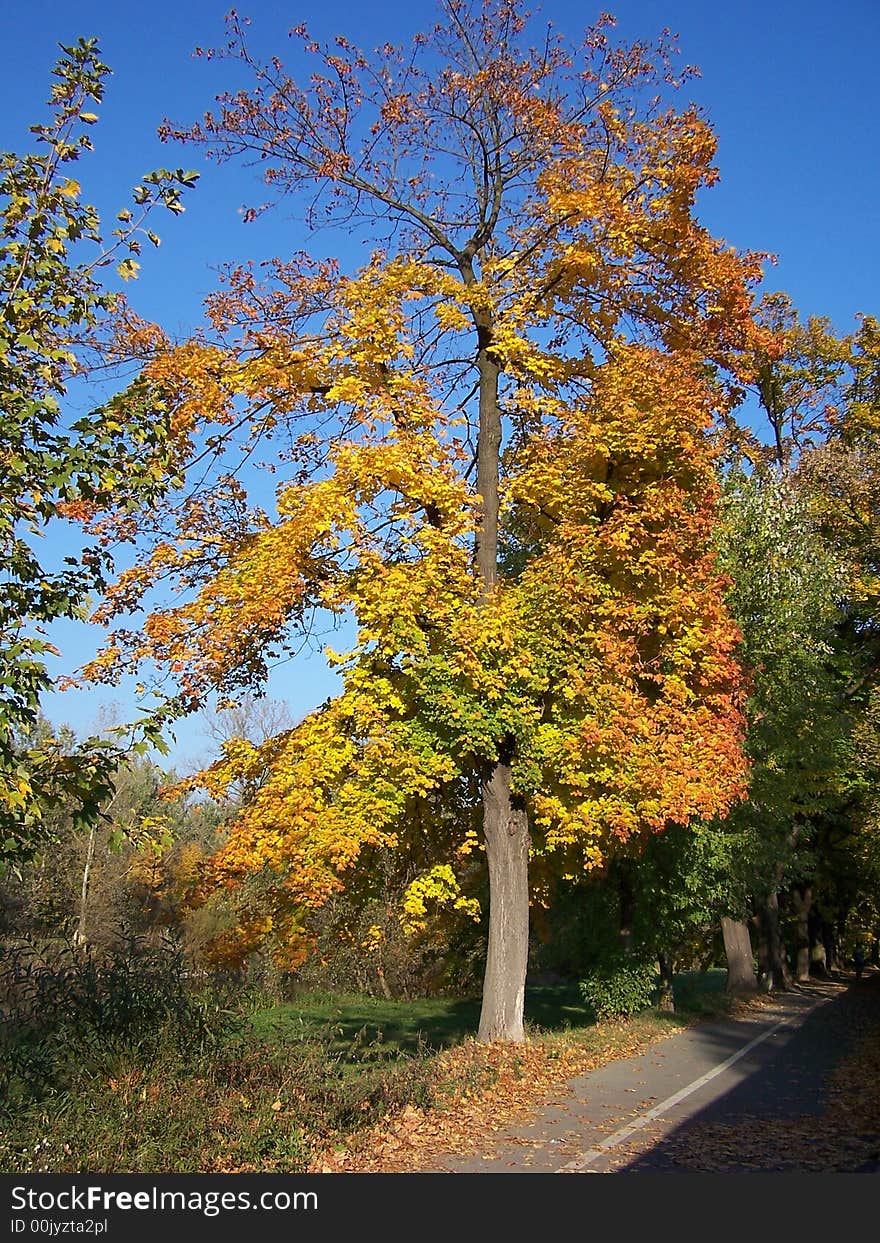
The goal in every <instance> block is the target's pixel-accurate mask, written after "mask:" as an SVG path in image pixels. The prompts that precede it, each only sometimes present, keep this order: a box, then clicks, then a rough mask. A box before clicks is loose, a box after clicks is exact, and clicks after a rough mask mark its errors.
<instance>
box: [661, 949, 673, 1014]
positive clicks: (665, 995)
mask: <svg viewBox="0 0 880 1243" xmlns="http://www.w3.org/2000/svg"><path fill="white" fill-rule="evenodd" d="M657 965H658V967H659V968H660V995H659V997H658V998H657V1007H658V1009H659V1010H660V1011H661V1013H663V1014H675V996H674V994H673V991H672V977H673V969H672V962H671V961H670V959H668V958H667V957H666V955H665V954H658V955H657Z"/></svg>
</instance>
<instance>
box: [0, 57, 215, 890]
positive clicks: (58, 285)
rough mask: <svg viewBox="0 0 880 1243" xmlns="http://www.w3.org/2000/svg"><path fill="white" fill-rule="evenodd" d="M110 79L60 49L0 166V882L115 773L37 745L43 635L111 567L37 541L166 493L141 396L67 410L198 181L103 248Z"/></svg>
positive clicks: (148, 180)
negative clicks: (147, 258) (19, 150)
mask: <svg viewBox="0 0 880 1243" xmlns="http://www.w3.org/2000/svg"><path fill="white" fill-rule="evenodd" d="M108 72H109V70H108V68H107V66H106V65H104V64H103V63H102V62H101V60H100V57H99V50H98V46H97V43H96V41H95V40H93V39H88V40H86V39H80V40H79V41H78V42H77V43H76V44H74V45H73V46H71V47H64V46H62V56H61V58H60V59H59V61H58V63H57V64H56V66H55V68H54V70H53V73H54V76H55V78H56V81H55V83H54V85H53V87H52V93H51V97H50V99H49V106H50V108H51V110H52V114H51V118H50V120H49V121H48V122H46V123H45V124H37V125H34V126H32V127H31V131H32V133H33V134H34V136H35V143H36V148H37V149H36V150H35V151H33V152H30V153H27V154H25V155H17V154H14V153H11V152H3V153H0V302H2V307H3V316H2V322H0V463H2V469H0V558H2V574H0V685H2V687H3V691H4V694H3V703H2V705H0V870H2V869H4V868H5V867H7V866H9V865H17V864H19V863H20V862H21V861H22V860H24V859H26V858H28V857H29V856H30V855H31V854H32V853H33V852H34V850H35V849H37V848H38V846H39V845H40V842H41V836H42V834H41V827H42V826H44V824H47V823H48V820H45V821H44V813H45V812H46V811H47V809H49V808H51V807H53V806H58V805H59V804H61V803H65V804H66V805H68V807H69V810H70V811H71V813H72V814H73V815H74V817H79V818H82V819H83V820H85V821H88V820H90V819H92V818H94V816H95V815H96V814H97V809H98V806H99V804H100V803H101V801H102V800H103V799H104V798H105V797H106V796H107V795H108V793H109V791H110V784H111V773H112V769H113V767H114V765H115V763H116V758H115V757H114V755H113V754H111V751H110V750H109V749H108V747H107V745H106V744H102V743H98V742H96V741H95V740H89V741H88V742H86V743H84V744H82V745H81V746H79V747H78V748H75V749H74V750H73V751H70V752H67V751H64V750H63V749H59V748H58V747H56V746H54V745H51V746H30V745H28V741H27V739H28V737H29V736H30V737H33V735H34V727H35V726H36V724H37V719H38V709H39V700H40V696H41V694H42V693H43V692H44V691H45V690H46V689H48V687H49V686H50V684H51V679H50V677H49V674H48V671H47V666H46V663H45V657H46V655H47V654H49V653H51V652H52V651H53V649H52V647H51V645H50V644H49V643H48V642H47V640H46V639H45V638H44V637H43V627H44V626H45V624H46V623H49V622H51V621H52V620H53V619H55V618H58V617H73V616H76V615H77V613H78V611H79V610H81V609H82V606H83V604H84V602H85V600H86V597H87V595H88V593H89V592H90V591H93V590H96V589H99V588H101V587H102V586H103V585H104V581H105V580H104V575H105V571H106V569H107V565H108V561H109V558H108V557H107V555H106V551H105V550H102V549H100V548H99V547H91V548H88V549H86V550H85V551H84V552H83V554H82V555H81V556H80V557H75V556H74V557H68V558H65V560H64V564H63V566H60V567H59V566H57V565H53V564H52V562H51V560H50V559H49V558H47V557H46V556H45V555H41V554H40V553H39V552H38V550H37V544H36V540H37V539H39V538H40V537H41V536H42V535H43V534H44V533H45V529H46V526H47V524H48V523H50V522H51V521H52V520H53V519H56V518H58V517H59V516H63V515H64V513H65V512H69V511H70V509H71V507H73V509H74V510H75V509H76V507H77V506H79V505H82V504H83V503H96V504H101V503H104V502H106V500H107V498H108V497H109V496H110V494H111V493H112V494H113V497H114V504H115V505H116V506H117V507H118V508H119V509H120V510H122V509H125V508H128V509H131V508H133V507H134V506H135V505H136V504H140V503H142V502H143V501H145V500H147V501H149V500H150V499H152V498H155V497H156V496H158V494H159V493H160V492H161V490H162V489H163V488H164V486H165V467H166V464H167V455H165V453H164V442H165V440H166V424H167V420H166V418H165V416H164V414H163V411H162V410H161V408H160V407H157V405H156V404H155V403H154V402H153V401H152V400H151V395H150V394H149V392H148V391H147V389H146V388H145V387H144V385H143V384H136V385H135V386H134V388H133V389H132V390H131V391H129V392H128V393H127V395H126V400H125V412H124V415H123V414H122V409H121V405H120V402H119V401H118V400H117V399H113V398H111V399H110V400H109V401H108V402H107V403H106V404H105V405H103V406H101V407H99V408H98V409H96V410H94V411H92V412H91V413H90V414H88V415H86V416H84V417H83V418H80V419H78V420H76V421H75V422H73V423H72V424H71V425H69V426H65V425H64V423H63V419H62V408H61V400H62V399H63V398H64V396H65V394H66V393H67V391H68V387H69V385H70V383H71V380H72V378H73V377H75V376H77V375H78V374H79V375H81V374H83V372H84V370H85V361H84V360H85V354H84V351H85V349H86V347H87V346H88V345H89V342H90V340H91V339H93V338H94V335H95V333H96V332H97V330H98V329H99V327H100V326H101V325H102V323H103V322H105V321H106V320H107V319H108V317H109V316H110V314H111V312H112V311H113V309H114V307H115V305H116V301H117V297H116V295H114V294H113V293H111V292H110V291H109V290H108V289H106V288H105V287H104V286H103V285H102V283H101V273H102V269H104V268H106V267H108V265H111V264H115V265H116V271H117V273H118V274H119V275H120V276H121V277H122V278H124V279H129V278H131V277H132V276H135V275H136V273H137V268H138V264H137V262H136V261H135V259H134V257H133V256H134V255H135V254H137V253H138V252H139V250H140V247H141V238H142V237H146V238H149V240H150V241H151V242H153V243H155V244H158V240H159V239H158V238H157V237H156V235H155V234H153V233H151V232H150V231H148V230H147V229H146V228H145V222H146V219H147V217H148V215H149V214H150V212H151V210H152V209H153V208H154V207H155V206H157V205H161V206H163V207H165V208H167V209H169V210H170V211H172V212H180V211H182V210H183V206H182V204H181V202H180V189H181V187H182V186H183V185H188V184H190V183H191V182H192V181H193V180H194V179H195V174H187V173H184V172H183V170H177V171H176V172H173V173H172V172H169V171H167V170H159V171H157V172H154V173H151V174H149V175H148V176H147V177H145V178H144V183H143V185H140V186H137V187H136V188H135V190H134V202H135V207H136V214H135V213H133V212H132V211H131V210H129V209H127V208H126V209H124V210H123V211H121V212H120V213H119V221H120V226H119V227H118V228H115V229H114V230H113V239H114V240H113V241H112V242H111V243H110V244H109V245H105V244H104V243H103V242H102V239H101V235H100V233H99V228H100V222H99V219H98V215H97V213H96V211H95V209H94V208H93V207H91V206H89V205H88V204H87V203H84V202H83V201H82V198H81V187H80V185H79V183H78V182H77V181H75V180H74V179H73V178H72V177H71V176H70V172H71V171H72V170H71V165H73V164H74V163H75V162H76V161H77V160H79V159H80V157H81V156H82V155H83V153H85V152H88V151H89V150H91V147H92V143H91V139H90V137H89V130H90V129H91V127H92V126H93V125H94V124H95V122H96V121H97V120H98V117H97V115H96V114H95V113H94V112H90V111H88V109H89V108H90V107H91V106H92V105H93V104H98V103H100V101H101V99H102V98H103V94H104V83H105V78H106V75H107V73H108Z"/></svg>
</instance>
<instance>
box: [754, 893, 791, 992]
mask: <svg viewBox="0 0 880 1243" xmlns="http://www.w3.org/2000/svg"><path fill="white" fill-rule="evenodd" d="M757 918H758V928H759V937H760V940H759V952H758V987H759V988H760V989H761V991H762V992H764V993H771V992H772V991H773V990H774V989H780V990H782V991H784V990H785V989H787V988H788V986H789V985H790V983H791V975H790V973H789V970H788V963H787V962H786V961H785V954H784V952H783V946H782V938H781V936H780V932H779V895H778V893H777V892H776V890H775V889H774V890H772V891H771V892H770V893H768V895H767V897H766V898H765V899H764V901H763V902H762V903H760V904H759V906H758V912H757Z"/></svg>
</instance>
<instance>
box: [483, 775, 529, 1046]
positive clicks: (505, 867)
mask: <svg viewBox="0 0 880 1243" xmlns="http://www.w3.org/2000/svg"><path fill="white" fill-rule="evenodd" d="M483 834H484V836H485V839H486V858H487V860H488V864H489V947H488V952H487V954H486V975H485V979H484V982H483V1007H482V1011H481V1014H480V1027H479V1031H478V1033H477V1039H478V1040H483V1041H489V1040H509V1041H522V1040H525V1029H524V1027H523V1007H524V1004H525V992H526V967H527V965H528V958H529V880H528V860H529V822H528V816H527V815H526V811H525V807H524V806H523V805H522V803H521V801H520V800H519V799H517V798H516V796H515V795H513V794H512V793H511V788H510V764H509V763H508V762H506V761H505V760H499V761H498V762H497V763H496V764H494V765H492V766H491V768H490V769H489V771H488V773H487V775H486V777H485V779H484V781H483Z"/></svg>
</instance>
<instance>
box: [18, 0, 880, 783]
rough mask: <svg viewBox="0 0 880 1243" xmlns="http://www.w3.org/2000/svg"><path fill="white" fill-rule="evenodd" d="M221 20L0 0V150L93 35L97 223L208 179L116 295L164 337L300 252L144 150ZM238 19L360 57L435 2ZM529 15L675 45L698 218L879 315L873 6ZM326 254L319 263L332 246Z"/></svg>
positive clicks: (275, 5)
mask: <svg viewBox="0 0 880 1243" xmlns="http://www.w3.org/2000/svg"><path fill="white" fill-rule="evenodd" d="M227 7H228V6H224V5H223V4H221V3H216V2H215V0H175V2H174V3H172V2H171V0H153V2H152V3H151V4H149V5H143V6H127V5H121V4H119V3H118V2H115V3H114V2H111V0H82V2H81V3H78V4H69V3H63V2H61V0H54V2H53V0H23V2H21V3H15V4H12V3H10V0H7V2H6V3H5V4H4V5H3V6H2V12H0V21H2V26H0V29H2V34H3V48H4V58H3V72H2V76H0V148H3V149H20V148H21V147H22V146H23V145H24V144H25V143H26V141H27V138H28V135H27V126H28V125H29V124H31V123H32V122H34V121H35V120H37V119H40V117H41V108H42V101H43V100H44V98H45V97H46V94H47V93H48V82H49V71H50V69H51V66H52V64H53V62H54V60H55V56H56V50H57V49H56V45H57V43H59V42H72V41H73V40H75V39H76V38H77V36H79V35H84V36H91V35H95V36H97V37H98V38H99V40H100V43H101V47H102V51H103V56H104V60H105V61H107V63H108V64H109V65H110V66H111V67H112V69H113V71H114V72H113V77H112V78H111V80H110V85H109V88H108V92H107V97H106V100H105V103H104V106H103V107H102V109H101V123H100V125H98V126H96V127H95V129H94V132H93V136H94V140H95V144H96V148H97V149H96V153H95V155H94V156H93V157H92V158H91V159H90V160H88V161H87V162H84V163H83V164H82V165H81V174H82V177H81V179H82V181H83V183H84V186H85V188H86V191H87V193H88V196H89V197H90V198H91V199H92V200H93V201H95V202H96V203H97V205H98V207H99V208H100V209H101V212H102V215H103V217H104V219H105V220H106V221H108V227H109V221H110V219H111V218H112V215H113V214H114V213H115V211H116V210H117V209H118V208H119V207H121V206H123V205H124V204H125V202H126V201H127V194H128V189H129V187H130V186H131V185H132V184H134V183H135V182H137V181H138V180H139V179H140V177H141V176H142V174H143V173H144V172H146V171H147V170H148V169H150V168H153V167H155V166H157V165H161V164H164V165H171V166H172V167H175V166H178V165H184V166H186V167H193V168H197V169H199V170H200V171H201V172H202V174H203V177H202V181H201V183H200V185H199V187H198V188H197V190H196V191H195V192H194V193H192V194H191V195H190V196H189V198H188V204H189V206H188V210H187V212H186V214H185V215H184V216H183V217H181V218H180V219H178V220H172V219H171V218H170V217H168V218H167V219H162V220H161V221H160V223H159V226H158V229H159V232H161V234H162V237H163V245H162V247H161V249H160V250H159V251H158V252H156V253H155V254H151V255H148V256H147V257H146V258H145V260H144V272H143V275H142V277H141V279H140V280H139V281H138V283H137V287H129V289H128V291H127V292H128V293H129V295H130V297H131V299H132V301H133V302H134V304H135V307H136V309H137V310H138V311H139V312H140V313H141V314H143V315H145V316H147V317H151V318H154V319H156V320H158V321H159V322H161V323H162V324H163V325H165V326H166V327H168V328H169V329H170V330H171V331H172V332H174V331H177V330H184V329H186V328H187V327H189V326H192V325H194V324H195V323H196V322H197V321H198V317H199V306H200V300H201V297H202V296H203V295H204V294H205V293H207V292H208V291H209V290H210V289H211V288H212V287H213V285H214V278H213V274H212V271H211V268H212V267H213V266H215V265H217V264H218V263H220V262H223V261H225V260H234V259H243V258H253V259H257V260H259V259H260V258H264V257H267V256H269V255H272V254H284V253H285V252H291V251H293V250H297V249H300V248H301V247H303V246H304V245H307V244H308V243H307V239H306V238H305V237H304V235H303V232H302V230H301V228H300V226H299V225H298V224H297V223H296V221H292V220H290V219H287V218H285V217H284V215H283V214H281V213H277V212H276V213H270V214H269V215H268V216H265V217H263V218H261V220H260V221H258V222H257V223H256V224H252V225H244V224H243V223H242V220H241V215H240V212H239V210H238V209H239V208H240V207H241V205H242V204H245V203H248V202H251V201H254V200H256V199H258V198H259V187H258V186H257V185H256V184H255V181H254V179H253V175H252V174H250V173H248V171H247V170H243V169H240V168H233V167H232V166H227V167H225V168H222V169H217V168H216V167H213V166H210V167H206V166H205V165H204V164H203V162H202V160H201V156H200V155H199V154H198V153H197V152H196V151H194V150H192V149H186V150H177V149H174V148H172V147H168V146H162V144H160V143H159V142H158V140H157V139H156V137H155V131H156V126H157V125H158V124H159V122H160V121H161V120H162V119H163V117H165V116H170V117H171V118H172V119H174V120H178V121H191V120H195V119H196V118H197V117H198V116H199V115H200V113H201V112H202V111H203V110H204V108H205V107H208V106H210V104H211V101H212V99H213V96H214V95H215V94H216V93H217V92H218V91H220V90H222V89H225V88H227V87H228V86H229V85H230V84H231V83H230V79H229V68H230V66H228V65H224V64H223V63H222V62H214V63H210V64H208V63H205V62H203V61H195V60H193V59H192V58H191V53H192V49H193V48H194V47H195V46H196V45H197V44H201V45H211V44H214V43H217V42H220V41H222V36H223V21H222V19H223V14H224V12H225V10H226V8H227ZM236 7H237V8H238V11H239V12H240V13H241V14H242V15H247V16H249V17H250V18H251V21H252V25H251V35H252V44H253V46H254V48H255V49H256V50H258V51H259V52H262V53H264V54H267V55H271V54H277V55H279V56H280V57H281V59H282V60H284V59H285V55H286V53H287V49H288V47H289V44H288V40H287V35H286V32H287V29H288V27H290V26H293V25H296V24H298V23H299V22H302V21H306V22H307V24H308V25H309V27H310V29H311V30H312V31H313V33H314V34H315V36H316V37H319V38H321V37H332V35H334V34H336V33H340V34H345V35H347V36H348V37H350V38H351V39H352V40H353V41H355V42H358V43H360V44H361V45H363V46H364V47H366V48H371V47H373V46H376V45H378V44H380V43H383V42H386V41H394V42H399V41H405V40H408V38H409V36H410V35H411V34H413V33H415V32H416V31H417V30H419V29H423V28H425V27H427V26H428V25H430V24H431V23H432V22H434V21H435V20H436V19H437V10H436V8H435V6H434V4H433V3H431V2H429V0H408V2H407V3H405V4H404V3H401V2H400V0H388V2H387V3H384V4H373V3H369V2H368V0H367V2H365V3H363V4H360V5H353V4H346V3H343V2H342V0H322V2H321V3H320V4H318V3H315V0H301V2H300V3H299V4H296V5H293V4H290V3H282V2H280V0H240V2H239V3H238V4H237V6H236ZM532 7H533V10H534V11H535V12H537V13H538V14H539V16H540V17H542V18H544V19H546V20H549V21H552V23H553V24H554V26H556V27H557V28H558V29H559V30H561V31H563V32H566V33H568V34H570V35H572V36H576V35H577V34H579V33H580V31H581V29H582V28H583V26H584V25H586V24H588V23H589V22H590V21H591V20H593V18H594V17H595V16H596V15H597V14H598V12H599V10H600V8H603V7H604V8H607V9H608V10H609V11H610V12H612V13H614V14H615V16H616V17H617V19H618V28H617V33H618V35H619V36H620V37H621V38H623V39H630V38H644V39H648V40H650V39H651V38H652V37H653V36H655V35H656V34H657V33H658V32H659V31H660V29H661V28H662V27H664V26H666V27H669V28H671V29H672V30H673V31H676V32H677V33H678V34H679V36H680V45H681V50H682V55H683V59H684V60H685V61H687V62H689V63H693V64H696V65H697V66H699V68H700V70H701V75H702V76H701V77H700V78H699V79H697V80H695V81H693V82H691V83H690V84H688V86H687V87H686V88H685V91H686V93H687V94H688V95H689V96H690V97H691V98H692V99H693V100H694V101H695V102H697V103H698V104H700V105H701V106H702V107H703V108H704V110H705V112H706V113H707V115H708V117H709V118H710V120H711V121H712V123H713V125H714V127H715V129H716V131H717V134H718V137H719V151H718V165H719V168H720V171H721V182H720V184H719V185H718V186H717V187H716V188H715V189H713V190H712V191H711V192H710V193H709V194H707V195H706V196H705V198H704V200H703V202H702V205H701V217H702V220H703V222H704V223H705V224H706V225H707V227H709V228H710V229H711V230H712V231H713V232H714V233H715V234H716V235H718V236H721V237H724V238H725V239H727V241H729V242H731V243H732V244H734V245H736V246H738V247H742V248H749V249H757V250H767V251H772V252H774V253H776V254H777V255H778V259H779V262H778V265H777V266H776V267H775V268H772V269H770V270H769V271H768V277H767V282H766V283H767V287H768V288H776V289H784V290H786V291H787V292H788V293H790V294H791V295H792V297H793V298H794V300H795V303H796V304H797V305H798V306H799V307H800V309H801V310H802V311H803V312H804V313H805V314H820V315H828V316H830V317H831V319H832V320H833V322H834V323H835V325H836V327H837V328H838V329H839V330H841V331H847V330H849V329H851V328H852V327H853V325H854V316H855V315H856V313H857V312H859V311H864V312H869V313H874V314H876V313H878V312H880V257H878V255H880V248H878V234H880V206H878V204H880V158H878V156H880V138H878V134H880V69H878V61H877V57H878V52H880V0H838V3H836V4H835V5H833V6H832V5H831V4H829V3H825V2H822V0H763V2H760V0H723V2H719V0H620V2H619V3H618V4H617V5H616V6H615V4H614V3H613V0H604V3H602V4H599V5H597V6H596V7H595V9H594V8H593V7H592V6H590V5H584V4H582V3H577V2H575V0H545V2H544V3H543V4H540V5H539V4H537V3H536V4H534V5H533V6H532ZM321 245H322V246H324V247H326V248H328V249H329V248H330V247H331V245H332V239H331V238H330V236H329V235H326V236H325V237H324V239H323V240H322V242H321ZM62 641H63V642H64V645H65V659H64V661H63V662H62V666H63V668H64V669H65V670H67V669H70V668H72V667H73V666H74V665H75V664H76V663H77V662H78V661H79V660H81V659H83V658H84V657H85V656H86V655H87V654H88V652H89V649H90V645H91V643H92V634H91V631H90V630H89V629H87V628H85V627H80V628H79V629H78V631H76V632H74V631H73V630H72V629H67V630H65V631H64V633H63V636H62ZM333 685H334V683H333V681H332V678H331V675H329V674H327V673H326V672H325V671H324V670H323V668H322V666H321V662H320V661H319V660H311V661H309V662H307V663H306V664H305V665H304V666H303V667H302V668H301V669H299V670H297V669H295V668H294V667H290V666H288V667H287V668H286V669H285V670H284V672H283V676H280V677H279V678H278V679H276V681H275V683H274V684H273V692H274V693H276V694H279V695H283V696H284V697H285V698H287V699H288V700H289V702H290V704H291V708H292V710H293V712H294V714H295V715H297V716H298V715H301V714H302V713H303V712H305V711H307V710H308V709H309V708H311V707H312V706H314V704H315V703H317V702H320V700H321V699H323V698H324V697H325V696H326V695H327V694H328V693H329V692H330V691H331V690H332V688H333ZM112 698H114V696H113V695H106V694H99V693H97V692H89V693H80V692H68V693H67V694H66V695H64V696H56V697H53V698H52V699H51V700H50V702H49V703H48V704H47V708H48V711H49V714H50V716H51V717H52V718H53V719H54V720H56V721H60V720H66V721H68V722H70V723H71V724H72V725H73V726H74V727H75V728H76V729H77V730H79V731H86V730H88V729H89V728H90V727H91V725H92V724H93V722H94V719H95V715H96V712H97V710H98V705H99V704H100V703H101V702H104V701H107V700H108V699H112ZM115 698H116V699H117V700H119V702H120V704H121V710H122V712H123V713H126V712H128V711H130V706H131V701H130V699H129V697H128V693H127V692H121V691H120V692H119V693H117V694H116V696H115ZM203 750H204V745H203V744H202V742H201V741H200V740H199V738H198V731H197V728H193V727H184V728H182V729H181V731H180V733H179V741H178V745H177V746H176V748H175V750H174V758H175V760H176V761H177V762H178V763H179V764H181V765H182V766H185V765H186V764H187V762H188V761H189V760H190V759H194V758H197V756H198V754H199V753H200V752H201V751H203Z"/></svg>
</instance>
